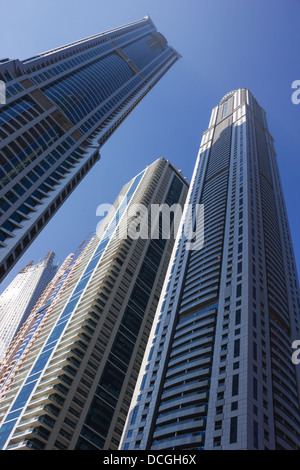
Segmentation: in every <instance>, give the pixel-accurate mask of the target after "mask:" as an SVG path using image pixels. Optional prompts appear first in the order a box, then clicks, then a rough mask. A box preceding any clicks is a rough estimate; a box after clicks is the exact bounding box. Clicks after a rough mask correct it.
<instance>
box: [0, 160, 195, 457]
mask: <svg viewBox="0 0 300 470" xmlns="http://www.w3.org/2000/svg"><path fill="white" fill-rule="evenodd" d="M187 192H188V184H187V182H186V180H185V178H184V177H183V176H182V174H181V172H179V171H178V170H176V168H174V167H173V165H171V163H170V162H168V161H166V160H165V159H163V158H160V159H158V160H156V161H155V162H154V163H152V164H151V165H150V166H148V167H147V168H146V169H145V170H144V171H142V172H141V173H139V174H138V175H137V176H136V177H135V178H133V179H132V180H131V181H130V182H129V183H128V184H126V185H125V186H124V188H123V189H122V190H121V192H120V194H119V197H118V198H117V199H116V201H115V204H114V205H113V207H112V208H111V210H110V211H109V212H108V215H107V216H106V218H105V219H104V221H103V222H102V224H101V225H100V227H99V230H98V231H97V234H96V235H94V236H93V237H92V238H91V240H89V241H88V243H86V244H85V246H84V247H83V248H82V249H81V250H80V252H79V255H78V256H77V259H76V261H74V260H73V259H72V260H70V262H71V263H72V264H71V265H70V267H69V265H68V264H67V266H66V269H67V272H66V276H65V273H64V272H63V273H62V274H63V275H64V276H65V279H64V281H63V283H62V284H58V285H57V280H53V284H54V287H55V289H56V290H57V289H59V290H58V291H57V293H56V295H55V296H54V297H53V296H52V302H51V304H50V305H49V303H48V295H49V294H50V293H51V292H49V293H48V292H47V295H46V296H45V298H43V299H41V301H40V302H39V304H40V305H39V306H38V307H39V308H38V310H37V311H34V312H32V315H33V317H31V316H29V317H28V320H27V322H26V324H25V325H24V326H23V330H22V329H21V330H20V333H19V336H18V338H17V340H18V343H16V344H14V343H13V344H12V346H11V357H12V358H13V360H17V361H18V363H17V367H16V368H13V367H12V366H13V364H12V365H10V363H9V361H8V362H7V364H6V368H4V370H3V377H2V376H1V368H0V385H2V388H1V402H0V448H1V449H5V450H10V449H34V450H39V449H44V450H58V449H61V450H64V449H69V450H72V449H81V450H97V449H112V450H116V449H117V448H118V445H119V442H120V438H121V435H122V431H123V426H124V424H125V420H126V416H127V412H128V409H129V406H130V401H131V398H132V395H133V391H134V387H135V383H136V379H137V377H138V373H139V369H140V366H141V362H142V359H143V354H144V351H145V348H146V345H147V340H148V337H149V333H150V330H151V326H152V321H153V318H154V314H155V311H156V307H157V305H158V301H159V296H160V293H161V289H162V286H163V280H164V278H165V275H166V272H167V269H168V264H169V260H170V256H171V253H172V249H173V246H174V235H176V229H177V227H178V225H177V224H176V223H175V222H176V218H175V217H174V212H172V211H171V209H172V207H174V204H176V207H179V208H180V211H181V208H182V206H183V204H184V202H185V199H186V195H187ZM162 204H163V205H164V207H167V208H170V214H169V216H170V217H169V221H170V226H171V227H172V230H173V231H172V230H170V233H169V235H170V236H167V235H168V234H167V233H165V232H164V228H163V224H162V218H161V211H160V207H161V205H162ZM153 205H154V206H155V207H156V208H157V209H158V210H157V211H156V212H155V213H154V215H153V214H152V211H151V210H150V208H151V207H152V206H153ZM143 209H146V211H145V212H143V213H142V212H141V211H142V210H143ZM172 214H173V215H172ZM140 216H141V217H142V220H144V221H145V220H146V221H147V224H146V225H144V223H143V224H142V222H141V220H140ZM132 224H133V225H134V227H135V228H134V227H132ZM145 226H147V227H148V229H149V230H147V232H146V231H145ZM140 227H143V229H142V233H141V234H140V235H139V228H140ZM150 229H151V236H150ZM154 229H155V230H154ZM132 230H133V231H132ZM136 233H137V234H138V236H135V234H136ZM58 274H59V273H58ZM58 274H57V276H58ZM54 281H55V282H54ZM50 287H51V288H52V286H50ZM36 322H39V323H38V325H37V323H36ZM33 329H34V335H33V336H32V332H33ZM28 338H30V341H28ZM20 354H21V359H20Z"/></svg>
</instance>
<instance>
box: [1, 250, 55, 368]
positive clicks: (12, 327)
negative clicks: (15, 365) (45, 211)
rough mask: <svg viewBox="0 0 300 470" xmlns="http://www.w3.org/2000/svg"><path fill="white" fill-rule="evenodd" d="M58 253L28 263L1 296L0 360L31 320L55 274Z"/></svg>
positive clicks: (51, 253) (50, 253)
mask: <svg viewBox="0 0 300 470" xmlns="http://www.w3.org/2000/svg"><path fill="white" fill-rule="evenodd" d="M54 256H55V254H54V253H53V252H49V253H48V254H47V256H46V258H45V259H44V260H41V261H39V262H38V263H37V264H33V261H30V262H29V263H27V265H26V266H24V267H23V268H22V269H21V270H20V271H19V273H18V274H17V275H16V277H15V278H14V279H13V281H12V282H11V283H10V284H9V286H8V287H7V288H6V289H5V291H4V292H3V293H2V294H1V296H0V359H2V357H3V355H4V354H5V352H6V351H7V349H8V347H9V345H10V343H11V341H12V340H13V338H14V337H15V335H16V333H17V332H18V331H19V329H20V328H21V326H22V324H23V323H24V322H25V320H26V319H27V317H28V315H29V314H30V312H31V310H32V309H33V307H34V306H35V304H36V303H37V301H38V300H39V298H40V296H41V295H42V293H43V292H44V289H45V288H46V287H47V285H48V284H49V282H50V281H51V279H52V278H53V276H54V275H55V273H56V272H57V268H58V266H57V265H54V264H53V259H54Z"/></svg>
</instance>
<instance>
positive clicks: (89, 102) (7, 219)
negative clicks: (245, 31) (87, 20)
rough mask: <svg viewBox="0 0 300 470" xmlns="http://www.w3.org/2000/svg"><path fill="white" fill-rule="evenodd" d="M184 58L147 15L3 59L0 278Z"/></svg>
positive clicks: (0, 65) (1, 69) (0, 160)
mask: <svg viewBox="0 0 300 470" xmlns="http://www.w3.org/2000/svg"><path fill="white" fill-rule="evenodd" d="M179 57H180V56H179V55H178V53H177V52H176V51H175V50H174V49H173V48H172V47H170V46H169V45H168V44H167V41H166V39H165V37H164V36H163V35H162V34H160V33H159V32H157V30H156V27H155V26H154V24H153V22H152V20H151V18H150V17H149V16H146V17H145V18H143V19H142V20H140V21H137V22H135V23H131V24H128V25H126V26H123V27H119V28H116V29H113V30H110V31H107V32H104V33H101V34H97V35H95V36H92V37H89V38H86V39H83V40H81V41H77V42H74V43H71V44H68V45H65V46H62V47H59V48H56V49H53V50H51V51H48V52H45V53H43V54H39V55H37V56H35V57H31V58H29V59H27V60H24V61H20V60H8V59H5V60H2V61H1V62H0V80H2V81H3V82H4V83H5V85H6V104H1V105H0V138H1V143H0V164H1V165H0V281H1V280H2V279H3V278H4V276H5V275H6V274H7V273H8V272H9V271H10V269H11V268H12V267H13V266H14V264H15V263H16V262H17V260H18V259H19V258H20V256H21V255H22V254H23V253H24V251H25V250H26V249H27V248H28V246H29V245H30V243H31V242H32V241H33V240H34V238H35V237H36V236H37V234H38V233H39V232H40V231H41V230H42V228H43V227H44V226H45V224H46V223H47V222H48V221H49V219H50V218H51V217H52V216H53V215H54V213H55V212H56V211H57V209H58V208H59V207H60V206H61V204H62V203H63V202H64V201H65V199H66V198H67V197H68V195H69V194H70V193H71V192H72V191H73V190H74V188H75V187H76V186H77V185H78V184H79V182H80V181H81V180H82V178H83V177H84V176H85V174H86V173H87V172H88V171H89V170H90V169H91V167H92V166H93V165H94V164H95V163H96V162H97V160H99V158H100V156H99V149H100V148H101V146H102V145H103V144H104V143H105V142H106V140H107V139H108V138H109V136H110V135H111V134H112V133H113V132H114V131H115V130H116V129H117V127H118V126H119V124H120V123H121V122H122V121H123V120H124V119H125V118H126V116H128V114H129V113H130V112H131V111H132V110H133V108H134V107H135V106H136V105H137V103H139V102H140V101H141V100H142V98H143V97H144V96H145V95H146V94H147V93H148V91H149V90H150V89H151V88H152V87H153V86H154V84H155V83H156V82H157V81H158V80H159V79H160V78H161V77H162V76H163V75H164V74H165V73H166V71H167V70H168V69H169V68H170V67H171V66H172V65H173V64H174V63H175V62H176V61H177V60H178V59H179Z"/></svg>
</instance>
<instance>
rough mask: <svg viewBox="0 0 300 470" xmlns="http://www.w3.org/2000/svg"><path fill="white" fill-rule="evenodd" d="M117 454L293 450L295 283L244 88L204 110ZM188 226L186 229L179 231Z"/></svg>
mask: <svg viewBox="0 0 300 470" xmlns="http://www.w3.org/2000/svg"><path fill="white" fill-rule="evenodd" d="M187 202H188V203H190V204H193V205H196V204H203V205H204V214H205V216H204V220H205V224H204V245H203V247H202V248H201V249H199V250H190V249H188V246H187V244H186V240H185V237H184V236H181V237H179V241H178V243H177V245H176V247H175V248H174V256H173V257H172V259H171V262H170V266H169V273H168V276H167V277H166V281H165V285H164V288H163V292H162V297H161V300H160V303H159V306H158V310H157V312H156V317H155V320H154V322H153V329H152V331H151V334H150V339H149V343H148V347H147V351H146V353H145V356H144V362H143V364H142V367H141V372H140V375H139V378H138V382H137V387H136V390H135V394H134V397H133V400H132V405H131V410H130V413H129V414H128V420H127V424H126V428H125V431H124V433H123V437H122V445H121V448H122V449H151V450H162V449H175V450H176V449H205V450H206V449H207V450H209V449H223V450H226V449H235V450H236V449H260V450H261V449H298V450H299V449H300V414H299V398H300V395H299V370H297V367H296V366H295V365H294V364H293V362H292V353H293V350H292V342H293V341H294V340H298V339H299V337H300V331H299V326H300V325H299V320H300V318H299V310H300V304H299V283H298V278H297V271H296V265H295V259H294V254H293V248H292V241H291V235H290V230H289V225H288V219H287V213H286V208H285V203H284V197H283V192H282V188H281V183H280V176H279V171H278V163H277V156H276V153H275V150H274V145H273V138H272V137H271V135H270V133H269V131H268V127H267V122H266V115H265V112H264V110H263V109H262V108H261V107H260V106H259V104H258V103H257V101H256V99H255V98H254V96H253V95H252V94H251V93H250V92H249V91H248V90H247V89H238V90H236V91H233V92H231V93H228V94H227V95H226V96H225V97H224V98H223V99H222V100H221V102H220V103H219V104H218V106H216V107H215V108H214V109H213V110H212V114H211V120H210V123H209V128H208V129H207V131H206V132H204V134H203V138H202V142H201V145H200V150H199V154H198V159H197V163H196V166H195V170H194V174H193V179H192V183H191V186H190V191H189V194H188V197H187ZM182 223H183V226H182V227H181V229H180V230H181V231H182V229H183V227H184V224H185V220H184V219H183V221H182Z"/></svg>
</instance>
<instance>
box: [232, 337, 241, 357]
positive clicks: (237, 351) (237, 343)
mask: <svg viewBox="0 0 300 470" xmlns="http://www.w3.org/2000/svg"><path fill="white" fill-rule="evenodd" d="M239 355H240V340H239V339H236V340H235V341H234V350H233V357H238V356H239Z"/></svg>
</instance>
